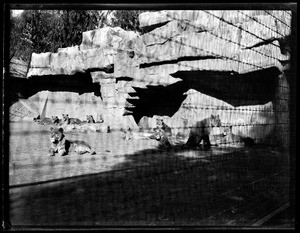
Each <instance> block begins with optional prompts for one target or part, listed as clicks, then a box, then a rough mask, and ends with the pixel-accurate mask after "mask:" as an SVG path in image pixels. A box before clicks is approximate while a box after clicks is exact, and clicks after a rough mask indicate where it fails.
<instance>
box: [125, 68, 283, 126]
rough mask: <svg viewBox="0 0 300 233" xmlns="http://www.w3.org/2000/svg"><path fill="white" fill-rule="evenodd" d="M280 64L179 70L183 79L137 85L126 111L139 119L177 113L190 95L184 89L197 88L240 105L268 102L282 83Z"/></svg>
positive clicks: (178, 76)
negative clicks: (260, 67) (237, 70)
mask: <svg viewBox="0 0 300 233" xmlns="http://www.w3.org/2000/svg"><path fill="white" fill-rule="evenodd" d="M279 74H280V71H279V70H278V69H277V68H276V67H271V68H268V69H264V70H259V71H254V72H249V73H246V74H237V73H235V72H216V71H178V72H176V73H174V74H171V75H172V76H173V77H175V78H180V79H182V80H183V81H180V82H177V83H174V84H171V85H169V86H166V87H165V86H150V85H148V86H147V88H139V87H133V88H134V90H135V92H134V93H129V96H130V97H132V98H128V99H127V101H128V102H129V103H130V105H131V106H130V107H125V109H126V115H133V117H134V119H135V121H136V122H139V120H140V119H141V118H142V117H143V116H148V117H152V116H153V115H167V116H170V117H171V116H172V115H174V114H175V113H176V112H177V111H178V109H179V107H180V105H181V103H182V102H183V101H184V99H185V98H186V95H184V92H186V91H188V90H189V89H195V90H196V91H199V92H201V93H203V94H206V95H209V96H212V97H214V98H217V99H220V100H223V101H225V102H226V103H228V104H230V105H232V106H234V107H238V106H247V105H259V104H266V103H268V102H270V101H274V99H275V93H276V88H277V87H278V75H279Z"/></svg>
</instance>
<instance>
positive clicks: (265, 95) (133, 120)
mask: <svg viewBox="0 0 300 233" xmlns="http://www.w3.org/2000/svg"><path fill="white" fill-rule="evenodd" d="M139 22H140V27H141V28H144V31H146V33H144V34H143V35H139V34H137V33H134V32H132V31H125V30H123V29H121V28H111V27H105V28H100V29H96V30H92V31H87V32H83V39H82V43H81V45H80V46H75V47H69V48H62V49H59V50H58V51H57V53H42V54H35V53H34V54H32V60H31V64H30V69H29V72H28V74H27V77H28V78H29V79H32V78H35V79H36V80H38V77H41V76H59V77H61V79H63V78H64V77H65V76H72V75H74V74H77V75H78V74H84V73H89V74H90V75H91V77H92V81H93V82H94V83H98V84H99V88H100V92H101V100H102V102H101V104H100V103H97V106H96V107H95V110H93V111H96V113H95V114H102V115H103V117H104V120H105V121H106V122H109V124H111V126H112V128H121V127H122V128H123V127H125V128H126V127H132V128H137V125H138V124H139V123H140V124H143V125H146V126H147V127H153V126H154V125H155V118H156V117H157V116H160V117H163V118H164V120H165V122H166V123H167V124H168V125H170V126H171V127H172V128H173V131H174V132H177V131H180V130H181V129H182V128H183V127H184V126H192V125H193V124H194V123H195V122H196V121H198V120H201V119H203V118H206V117H208V116H210V114H219V115H220V117H221V120H222V121H223V122H224V123H225V124H233V125H234V127H233V131H234V132H235V133H239V134H242V135H247V136H251V137H254V138H257V139H259V140H263V139H264V138H267V137H268V136H270V135H274V132H276V130H278V129H277V128H276V127H277V125H278V124H277V123H278V122H282V121H283V120H286V119H288V109H285V110H286V111H282V106H288V98H285V97H284V98H282V96H288V90H289V87H288V83H287V82H286V77H285V74H284V73H285V70H286V69H288V68H289V67H288V64H289V56H290V54H289V48H288V45H287V44H285V43H284V41H286V38H288V37H289V36H290V34H291V28H290V25H291V12H288V11H210V10H207V11H206V10H204V11H187V10H185V11H178V10H176V11H159V12H145V13H142V14H140V15H139ZM279 86H280V87H281V88H279ZM53 96H55V94H53ZM53 98H55V97H53ZM71 102H72V103H73V104H75V105H76V100H74V101H71ZM70 104H71V103H70V102H69V103H65V105H66V106H68V105H70ZM60 108H61V109H63V108H62V107H60ZM72 109H73V110H72ZM74 109H75V110H74ZM76 109H77V108H69V110H68V111H69V113H70V112H71V114H70V115H75V114H77V115H76V116H77V117H79V118H84V117H85V115H84V114H86V112H87V111H82V113H81V112H78V111H77V110H76ZM81 109H84V107H81ZM279 110H280V111H279ZM72 111H73V112H72ZM56 112H57V110H56V107H55V106H52V107H51V110H49V111H48V114H49V115H52V114H53V115H56V114H55V113H56ZM278 112H280V114H278ZM81 115H82V116H81ZM141 122H142V123H141ZM283 125H284V127H285V126H286V127H288V124H283ZM280 127H281V128H280V130H282V124H281V126H280ZM284 129H285V130H286V129H287V128H284ZM275 135H276V133H275ZM280 140H282V139H280Z"/></svg>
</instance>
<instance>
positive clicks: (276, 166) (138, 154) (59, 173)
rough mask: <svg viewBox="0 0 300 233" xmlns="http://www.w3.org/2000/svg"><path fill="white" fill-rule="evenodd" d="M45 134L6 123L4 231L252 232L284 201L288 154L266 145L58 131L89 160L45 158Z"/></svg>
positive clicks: (39, 128) (44, 130)
mask: <svg viewBox="0 0 300 233" xmlns="http://www.w3.org/2000/svg"><path fill="white" fill-rule="evenodd" d="M48 128H49V126H45V127H43V126H40V125H36V124H35V123H11V124H10V158H9V161H10V163H9V180H10V187H11V188H10V190H9V195H10V205H9V214H10V220H11V224H12V226H13V227H23V226H41V227H50V228H52V227H57V226H69V227H70V226H72V227H80V226H82V227H83V226H92V227H97V226H251V224H252V223H254V222H255V221H256V220H257V219H259V218H262V217H263V216H264V215H266V214H268V213H269V212H271V211H273V210H274V209H276V208H278V207H279V206H281V205H282V204H284V203H286V202H287V200H288V194H289V172H288V160H287V156H288V152H287V151H282V150H280V149H279V148H276V147H275V146H274V145H256V146H254V147H252V148H212V149H211V150H209V151H201V150H183V149H178V148H177V149H172V150H160V149H157V145H158V142H157V141H155V140H123V139H122V133H121V132H112V133H85V134H84V133H66V137H67V138H68V139H79V140H84V141H86V142H88V143H89V144H90V145H91V146H93V147H94V148H95V150H96V152H97V154H95V155H91V154H84V155H77V154H75V153H71V154H69V155H67V156H64V157H60V156H55V157H50V156H48V154H47V151H48V148H49V147H50V141H49V135H48ZM50 181H51V182H50Z"/></svg>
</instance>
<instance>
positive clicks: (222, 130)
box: [9, 11, 291, 228]
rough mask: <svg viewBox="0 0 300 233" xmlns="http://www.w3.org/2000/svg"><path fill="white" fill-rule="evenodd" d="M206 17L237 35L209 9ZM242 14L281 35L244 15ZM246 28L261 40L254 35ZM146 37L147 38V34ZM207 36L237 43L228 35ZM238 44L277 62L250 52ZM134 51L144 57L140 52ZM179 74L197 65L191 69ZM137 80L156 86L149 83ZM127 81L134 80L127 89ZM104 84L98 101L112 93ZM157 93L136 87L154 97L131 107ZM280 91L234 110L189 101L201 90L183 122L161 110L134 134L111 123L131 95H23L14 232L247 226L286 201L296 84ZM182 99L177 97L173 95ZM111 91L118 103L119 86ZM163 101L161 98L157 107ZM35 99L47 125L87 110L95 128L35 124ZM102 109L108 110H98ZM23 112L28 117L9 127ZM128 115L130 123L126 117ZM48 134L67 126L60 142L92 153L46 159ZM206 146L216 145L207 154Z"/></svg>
mask: <svg viewBox="0 0 300 233" xmlns="http://www.w3.org/2000/svg"><path fill="white" fill-rule="evenodd" d="M204 12H206V13H207V14H209V15H211V16H213V17H216V18H218V19H219V20H221V21H223V22H225V23H227V24H229V25H231V26H234V27H237V26H236V25H234V24H231V23H230V22H228V21H226V20H224V19H223V18H220V17H218V16H216V15H214V14H212V13H210V12H208V11H204ZM238 12H239V13H241V14H243V15H245V16H247V17H249V18H250V19H252V20H253V21H254V22H255V23H257V24H260V25H262V26H264V27H265V28H266V29H268V30H269V31H273V32H275V31H274V30H273V29H271V28H270V27H268V26H267V25H264V24H262V23H261V22H259V21H258V20H255V19H254V18H253V17H251V16H249V15H247V14H245V13H243V12H242V11H238ZM266 12H267V11H266ZM267 13H268V14H269V15H271V16H273V17H275V16H274V15H272V14H271V13H269V12H267ZM172 20H178V19H175V18H173V19H172ZM276 20H278V21H279V22H281V23H282V24H284V25H285V26H287V27H289V26H288V25H286V24H285V23H284V22H282V21H280V20H279V19H277V18H276ZM178 21H179V22H180V23H183V21H180V20H178ZM184 23H187V22H184ZM189 26H192V27H194V26H195V25H192V24H189ZM195 28H196V26H195ZM198 29H199V28H198ZM241 30H244V31H245V32H247V33H249V34H250V35H251V36H253V37H256V38H258V39H259V40H261V41H264V42H266V40H265V39H263V38H261V37H259V36H257V35H255V34H254V32H251V31H248V30H245V29H241ZM151 33H153V32H148V34H149V35H150V34H151ZM208 33H210V34H211V35H213V36H215V37H217V38H219V39H222V40H224V41H226V42H229V43H234V44H237V42H234V41H231V40H229V39H226V38H224V37H222V36H221V35H218V34H215V33H213V32H208ZM276 33H278V32H276ZM153 35H155V37H157V38H160V39H168V38H167V37H162V36H161V35H157V34H154V33H153ZM280 35H281V36H283V35H282V34H280ZM172 41H173V42H174V43H179V44H180V46H189V47H190V48H193V49H196V50H201V51H203V52H205V53H206V54H207V55H212V56H213V57H214V58H218V59H228V60H232V61H235V62H238V63H241V64H246V65H249V66H252V67H254V68H255V69H264V67H262V66H259V65H255V64H252V63H250V62H249V63H248V62H243V61H240V60H239V59H236V58H234V57H230V56H226V55H225V54H217V53H214V52H212V51H206V50H203V49H201V48H198V47H193V46H191V45H188V44H185V43H183V42H181V43H180V42H178V41H176V40H173V39H172ZM270 44H273V42H270ZM238 45H239V46H241V47H243V48H245V49H249V50H252V51H255V52H257V53H259V54H261V55H263V56H265V57H268V58H272V59H276V58H275V57H272V56H270V55H269V54H265V53H262V52H259V51H257V50H255V49H253V48H247V47H246V46H245V45H241V44H238ZM273 45H274V47H279V46H278V45H276V44H273ZM119 51H123V50H119ZM138 55H141V56H143V57H147V56H146V55H145V54H144V53H140V54H138ZM147 59H149V61H151V62H148V63H147V64H150V66H151V63H153V62H155V61H160V57H152V56H148V57H147ZM277 60H278V59H277ZM145 64H146V63H145ZM141 65H143V64H141ZM182 67H186V68H187V69H191V68H193V66H189V65H184V64H183V65H182ZM31 68H36V67H31ZM274 78H275V77H274ZM108 80H112V82H111V83H109V85H111V87H113V88H114V89H116V86H117V84H118V83H117V82H116V81H115V80H116V78H115V77H114V76H113V73H112V76H111V77H108ZM134 81H138V82H140V83H149V82H148V81H147V80H145V79H143V77H141V79H135V80H134ZM114 82H115V83H114ZM124 82H126V83H129V84H130V82H131V81H124ZM224 82H226V80H225V81H224ZM159 83H160V82H159ZM264 83H265V81H264V80H257V81H256V84H264ZM155 84H157V83H153V85H152V86H155ZM160 84H161V83H160ZM96 85H98V84H96ZM249 85H250V84H248V85H245V86H246V87H248V86H249ZM98 86H99V88H100V90H101V92H102V94H103V90H104V86H105V85H98ZM156 86H157V85H156ZM28 88H29V89H30V88H32V87H28ZM160 88H161V89H160V90H156V92H155V91H153V92H151V90H150V89H151V87H150V88H149V86H148V87H147V88H146V87H145V88H141V89H144V90H143V91H145V93H146V94H147V92H148V94H149V96H150V97H147V96H146V94H144V95H143V94H140V93H139V92H138V91H136V94H137V96H138V97H139V101H141V102H140V103H138V102H137V104H133V106H131V107H132V109H135V110H133V112H135V111H136V109H137V108H138V107H140V106H143V107H144V110H145V109H147V107H150V106H151V101H153V99H155V98H153V99H152V95H154V94H155V93H161V92H165V91H166V88H167V86H164V87H160ZM276 88H277V90H280V91H278V92H276V94H277V95H276V101H277V103H274V99H270V100H269V101H266V103H265V104H257V105H255V106H241V107H233V106H231V105H229V104H227V103H226V102H227V101H226V102H225V101H222V100H219V99H216V98H214V100H212V98H211V97H209V96H208V95H206V96H204V95H201V96H199V98H198V97H197V96H196V97H197V98H195V99H196V100H195V103H194V102H192V101H191V100H187V98H194V96H195V95H197V94H199V92H198V93H189V94H187V97H186V99H184V100H182V102H181V103H180V104H179V106H178V108H177V111H181V112H180V113H179V114H177V115H176V112H177V111H175V112H174V114H173V115H171V116H166V115H164V114H160V112H159V111H160V110H159V109H155V110H153V111H152V112H151V113H153V114H152V115H151V114H150V115H151V116H146V115H145V116H143V117H144V118H141V120H140V121H139V122H135V123H136V125H135V126H136V128H135V129H130V128H131V127H132V126H131V125H129V123H128V125H126V124H127V123H126V124H125V127H112V125H113V124H115V125H118V124H117V123H120V122H119V121H121V120H120V119H121V118H120V117H121V115H122V114H123V112H124V109H125V108H126V107H125V104H124V103H125V102H126V101H128V99H130V98H129V96H128V92H125V91H124V93H125V94H127V95H124V96H123V97H122V99H121V100H120V99H117V98H115V99H112V98H111V96H109V95H108V96H105V95H104V96H102V97H99V96H95V95H94V93H93V91H91V92H89V96H88V97H84V96H83V95H79V94H78V93H75V94H74V93H73V94H70V92H68V93H69V96H68V95H62V96H60V97H59V98H57V97H55V94H57V93H56V92H55V91H51V92H49V93H50V94H53V97H51V95H49V96H48V97H45V96H42V95H41V92H40V90H39V92H37V93H35V94H34V95H33V96H30V97H29V98H28V99H27V100H28V103H27V102H26V103H24V102H23V103H21V104H20V103H19V102H17V103H13V104H12V105H11V106H10V112H9V114H10V116H11V120H12V121H11V122H10V123H9V131H10V134H9V185H10V203H9V212H10V218H11V224H12V226H15V227H23V226H28V225H31V226H32V225H34V226H39V227H42V228H43V227H49V226H51V227H53V228H55V227H61V226H67V227H80V226H88V227H97V226H101V227H103V226H104V227H105V226H106V227H109V226H121V227H126V226H127V227H128V226H148V227H149V226H161V227H166V226H171V227H178V226H194V227H195V226H196V227H199V226H202V227H203V226H209V227H212V226H213V227H224V226H239V227H240V226H243V227H248V226H251V225H252V224H254V223H255V222H256V221H257V220H258V219H260V218H263V217H264V216H265V215H267V214H269V213H270V212H272V211H274V210H276V209H277V208H279V207H280V206H282V205H284V204H286V203H287V202H288V201H289V188H290V187H289V185H290V181H289V179H290V173H289V166H290V164H289V150H288V145H289V140H290V139H289V135H290V121H289V113H290V111H291V109H289V107H288V103H289V99H290V95H289V86H288V85H285V84H283V83H277V84H276ZM176 91H177V90H176V89H173V90H171V91H170V93H172V94H174V93H175V92H176ZM59 93H62V92H59ZM274 93H275V91H274ZM77 94H78V95H77ZM110 94H111V92H110ZM181 94H183V93H181ZM113 95H115V96H120V94H118V92H117V91H115V90H114V91H113ZM249 95H250V94H249V93H243V96H241V95H237V98H238V99H243V98H246V97H247V98H248V97H249ZM91 96H92V97H91ZM222 96H223V97H224V98H225V97H228V98H233V97H232V94H231V93H223V94H222ZM265 96H266V91H264V90H263V89H262V90H261V91H260V93H256V96H255V97H256V98H259V97H265ZM274 96H275V95H274ZM90 98H93V99H92V100H91V99H90ZM147 98H148V99H147ZM207 98H209V99H207ZM228 98H227V99H228ZM46 99H47V101H48V102H47V105H48V106H47V108H45V106H46V104H45V100H46ZM111 99H112V100H111ZM143 101H144V102H143ZM162 101H163V100H161V99H159V98H158V100H157V99H156V102H155V104H153V105H154V107H155V106H156V105H159V104H162ZM174 101H175V98H174V99H173V98H171V99H170V100H169V105H172V104H173V102H174ZM185 101H186V102H185ZM188 101H190V103H189V102H188ZM206 101H207V102H206ZM208 101H211V103H210V102H208ZM29 102H30V103H31V104H34V105H35V106H38V109H41V108H42V107H44V108H45V109H44V111H45V112H46V114H44V115H46V117H48V118H50V117H51V115H57V116H58V117H59V118H61V117H62V116H61V114H69V115H70V117H71V118H72V117H74V118H76V117H78V116H79V115H80V116H81V117H82V116H83V115H85V114H83V112H89V114H92V115H93V116H94V118H95V120H96V122H95V123H87V122H84V121H86V120H87V119H83V118H81V119H79V120H80V121H81V123H78V124H75V123H74V124H54V123H52V122H51V119H49V120H50V121H48V122H45V123H44V124H41V122H38V121H36V122H35V121H34V120H33V117H37V115H36V113H34V111H30V110H29V108H30V107H28V105H26V104H29ZM99 103H100V104H99ZM270 103H271V104H270ZM18 104H19V105H18ZM100 105H101V108H100V109H102V110H101V111H100V110H97V108H99V106H100ZM105 106H106V107H107V106H110V107H111V109H108V108H105ZM166 107H167V106H166ZM73 108H74V109H73ZM75 108H76V109H75ZM116 109H121V110H120V111H119V110H118V111H117V110H116ZM31 110H32V109H31ZM45 112H44V113H45ZM95 112H97V113H101V114H102V115H103V116H106V115H107V114H108V113H111V114H116V115H117V114H119V115H120V112H121V115H120V116H119V118H118V117H115V118H112V119H113V120H109V118H104V121H103V122H97V120H98V119H96V118H97V117H96V114H95ZM135 113H136V112H135ZM47 114H48V115H47ZM50 114H51V115H50ZM76 114H77V115H76ZM133 115H134V114H133ZM195 115H196V116H197V119H196V120H195ZM211 115H214V116H217V115H218V117H219V118H220V124H217V125H212V123H211V121H212V120H211V118H210V116H211ZM21 116H26V117H27V119H30V120H29V121H25V120H24V121H13V119H17V118H18V117H21ZM43 117H45V116H42V118H43ZM172 117H173V118H172ZM126 119H131V120H132V119H133V118H132V116H129V117H127V118H126ZM157 119H163V121H164V123H165V124H166V125H164V126H163V127H166V128H167V129H168V128H170V130H171V133H170V134H171V135H169V134H167V130H166V128H162V127H161V125H159V124H158V123H157ZM174 119H176V120H174ZM178 119H180V120H178ZM42 120H43V119H41V121H42ZM193 120H194V122H192V121H193ZM128 122H132V121H129V120H128ZM187 122H188V123H187ZM191 122H192V123H191ZM196 122H198V123H199V122H200V123H199V124H197V123H196ZM51 127H62V128H63V129H64V135H65V138H67V139H68V140H69V141H71V142H75V141H84V142H85V143H88V146H86V144H84V143H83V144H79V145H81V146H82V147H84V146H86V147H92V148H93V149H94V150H95V151H96V153H95V154H92V153H84V154H78V153H76V148H75V150H74V148H73V147H72V148H71V147H70V151H68V153H67V154H66V155H65V156H59V155H57V154H56V155H55V156H50V155H49V153H48V152H49V148H50V146H51V145H52V144H51V140H50V128H51ZM159 127H161V128H162V129H163V131H164V133H163V136H161V135H159V134H158V133H157V131H156V130H157V128H159ZM161 128H160V129H161ZM214 130H215V131H214ZM158 135H159V136H160V137H159V138H158V137H157V136H158ZM193 137H195V138H196V139H195V140H196V141H197V143H196V145H194V146H187V141H188V140H189V139H190V138H193ZM207 140H208V141H209V142H210V144H211V145H210V146H209V147H207V145H206V143H207ZM86 147H85V148H86Z"/></svg>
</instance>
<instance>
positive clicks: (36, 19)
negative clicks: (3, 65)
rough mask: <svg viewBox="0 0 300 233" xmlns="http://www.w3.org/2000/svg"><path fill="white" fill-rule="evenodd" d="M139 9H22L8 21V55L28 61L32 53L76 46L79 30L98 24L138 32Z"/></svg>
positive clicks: (80, 35)
mask: <svg viewBox="0 0 300 233" xmlns="http://www.w3.org/2000/svg"><path fill="white" fill-rule="evenodd" d="M141 12H142V11H140V10H114V11H113V10H107V11H96V10H24V11H23V12H22V14H20V15H19V16H17V17H12V16H11V21H10V24H11V25H10V29H11V31H10V57H11V58H12V57H13V56H15V57H17V58H19V59H21V60H24V61H29V60H30V56H31V54H32V52H35V53H43V52H56V51H57V49H58V48H63V47H68V46H74V45H79V44H80V43H81V40H82V32H83V31H88V30H93V29H96V28H99V27H104V26H111V27H121V28H123V29H125V30H133V31H138V32H141V30H140V29H139V25H138V15H139V14H140V13H141Z"/></svg>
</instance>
